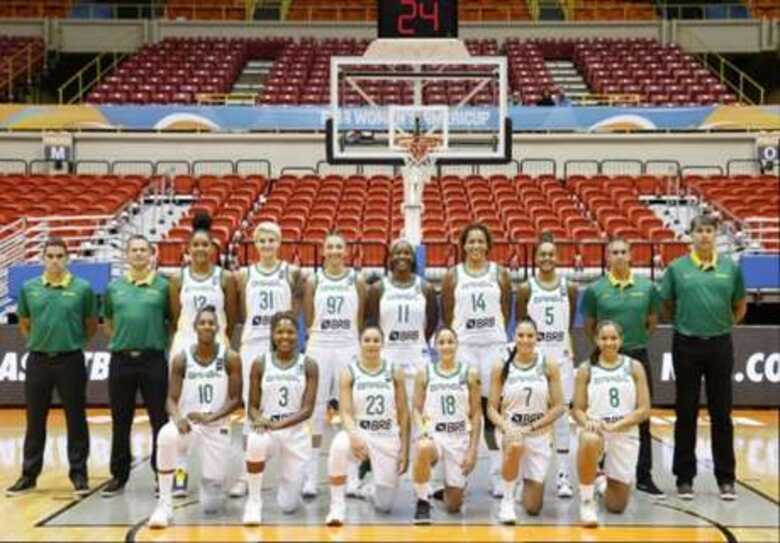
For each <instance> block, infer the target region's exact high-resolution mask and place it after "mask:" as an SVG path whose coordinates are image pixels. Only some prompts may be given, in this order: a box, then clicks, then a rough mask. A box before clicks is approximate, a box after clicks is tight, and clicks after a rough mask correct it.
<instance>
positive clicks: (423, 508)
mask: <svg viewBox="0 0 780 543" xmlns="http://www.w3.org/2000/svg"><path fill="white" fill-rule="evenodd" d="M414 523H415V524H430V523H431V504H430V502H428V501H426V500H417V506H416V507H415V508H414Z"/></svg>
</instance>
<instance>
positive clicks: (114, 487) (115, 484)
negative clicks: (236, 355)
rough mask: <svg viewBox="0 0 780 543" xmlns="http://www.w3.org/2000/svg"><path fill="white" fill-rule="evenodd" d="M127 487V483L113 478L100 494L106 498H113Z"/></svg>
mask: <svg viewBox="0 0 780 543" xmlns="http://www.w3.org/2000/svg"><path fill="white" fill-rule="evenodd" d="M124 489H125V483H124V482H122V481H120V480H119V479H111V480H110V481H109V482H108V484H106V486H104V487H103V490H101V491H100V495H101V496H103V497H104V498H111V497H113V496H116V495H117V494H119V493H121V492H122V491H124Z"/></svg>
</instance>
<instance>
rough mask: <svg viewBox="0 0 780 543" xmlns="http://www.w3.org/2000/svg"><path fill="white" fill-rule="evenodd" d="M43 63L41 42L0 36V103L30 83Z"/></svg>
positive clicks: (43, 50)
mask: <svg viewBox="0 0 780 543" xmlns="http://www.w3.org/2000/svg"><path fill="white" fill-rule="evenodd" d="M0 9H1V8H0ZM45 62H46V48H45V46H44V44H43V40H41V39H39V38H27V37H20V36H0V101H3V102H4V101H9V100H12V99H13V98H14V89H15V88H16V87H17V86H18V85H21V84H30V83H32V81H33V78H34V77H36V76H37V75H38V74H39V73H40V71H41V70H42V69H43V66H44V64H45Z"/></svg>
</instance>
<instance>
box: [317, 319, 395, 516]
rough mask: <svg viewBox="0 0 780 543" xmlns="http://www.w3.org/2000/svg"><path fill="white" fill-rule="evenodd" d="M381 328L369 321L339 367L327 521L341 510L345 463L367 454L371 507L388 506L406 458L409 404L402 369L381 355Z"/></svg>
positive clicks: (387, 508) (343, 508) (382, 509)
mask: <svg viewBox="0 0 780 543" xmlns="http://www.w3.org/2000/svg"><path fill="white" fill-rule="evenodd" d="M383 342H384V337H383V335H382V330H380V329H379V328H377V327H375V326H371V327H368V328H366V329H365V330H363V333H362V334H361V336H360V355H359V356H357V357H355V358H354V359H353V360H352V362H351V363H350V364H349V365H348V366H347V367H346V368H343V369H342V370H341V374H340V379H339V388H340V394H339V400H340V406H341V420H342V424H343V428H344V429H343V430H342V431H340V432H339V433H338V434H336V436H335V437H334V438H333V442H332V443H331V446H330V455H329V457H328V478H329V480H330V511H329V512H328V516H327V518H326V520H325V522H326V524H327V525H328V526H341V525H342V524H343V523H344V515H345V513H346V503H345V495H346V488H345V486H346V485H345V483H346V482H347V467H348V465H349V464H352V465H353V466H357V463H358V462H362V461H363V460H366V459H368V460H370V461H371V466H372V468H373V477H374V485H373V490H372V491H370V492H368V495H369V496H370V497H371V499H372V501H373V503H374V507H375V508H376V510H377V511H380V512H384V513H387V512H389V511H390V509H391V508H392V506H393V501H394V500H395V492H396V490H397V488H398V480H399V477H400V476H401V475H403V474H404V473H405V472H406V468H407V467H408V463H409V460H408V459H409V410H408V408H407V403H406V401H407V400H406V387H405V386H404V374H403V371H402V370H401V369H400V368H395V369H394V368H392V367H391V366H390V364H389V363H388V362H387V361H386V360H384V359H383V358H382V355H381V353H382V344H383Z"/></svg>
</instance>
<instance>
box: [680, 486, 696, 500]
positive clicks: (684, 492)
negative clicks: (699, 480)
mask: <svg viewBox="0 0 780 543" xmlns="http://www.w3.org/2000/svg"><path fill="white" fill-rule="evenodd" d="M677 497H678V498H680V499H681V500H688V501H690V500H692V499H693V484H692V483H677Z"/></svg>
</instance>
